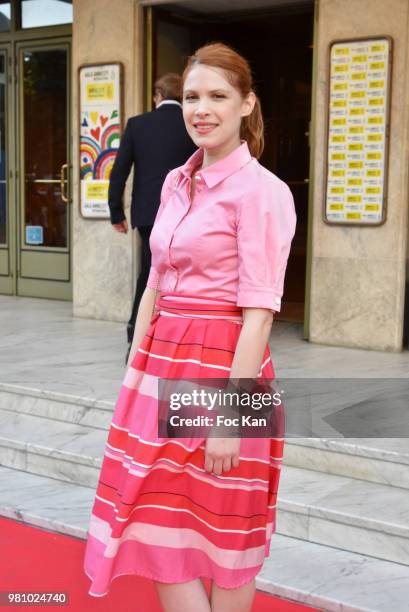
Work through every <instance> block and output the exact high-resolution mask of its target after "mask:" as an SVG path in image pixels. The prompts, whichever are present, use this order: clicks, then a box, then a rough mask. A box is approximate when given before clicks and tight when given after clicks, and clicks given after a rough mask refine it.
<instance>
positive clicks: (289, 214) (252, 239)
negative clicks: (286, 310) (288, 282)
mask: <svg viewBox="0 0 409 612" xmlns="http://www.w3.org/2000/svg"><path fill="white" fill-rule="evenodd" d="M296 222H297V217H296V213H295V206H294V199H293V196H292V193H291V191H290V188H289V187H288V185H287V184H286V183H284V182H283V181H281V180H279V179H278V180H277V181H265V182H264V183H263V184H262V185H257V191H255V192H254V194H253V197H247V198H246V199H245V200H243V202H242V203H241V205H240V207H239V210H238V220H237V249H238V276H239V278H238V291H237V305H238V306H241V307H247V306H251V307H255V308H268V309H269V310H272V311H275V312H279V311H280V310H281V298H282V295H283V291H284V277H285V271H286V267H287V261H288V257H289V254H290V248H291V242H292V239H293V237H294V233H295V227H296Z"/></svg>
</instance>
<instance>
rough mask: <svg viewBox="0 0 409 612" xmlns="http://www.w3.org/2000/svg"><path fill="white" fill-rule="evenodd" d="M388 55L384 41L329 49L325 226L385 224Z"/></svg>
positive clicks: (337, 44) (340, 43) (389, 42)
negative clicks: (327, 224)
mask: <svg viewBox="0 0 409 612" xmlns="http://www.w3.org/2000/svg"><path fill="white" fill-rule="evenodd" d="M391 51H392V40H391V38H390V37H387V36H385V37H380V38H370V39H369V38H368V39H360V40H344V41H336V42H333V43H332V44H331V45H330V71H329V72H330V84H329V97H328V99H329V112H328V131H327V135H328V145H327V164H326V181H325V183H326V190H325V199H324V221H325V222H326V223H330V224H346V225H381V224H382V223H384V222H385V220H386V194H387V185H386V179H387V167H388V140H389V106H390V80H391V61H392V59H391V56H392V53H391Z"/></svg>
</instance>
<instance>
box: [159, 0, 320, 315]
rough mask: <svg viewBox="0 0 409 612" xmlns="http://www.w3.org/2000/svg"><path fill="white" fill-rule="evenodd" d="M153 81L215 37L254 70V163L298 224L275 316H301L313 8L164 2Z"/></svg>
mask: <svg viewBox="0 0 409 612" xmlns="http://www.w3.org/2000/svg"><path fill="white" fill-rule="evenodd" d="M152 34H153V36H152V59H153V61H152V71H153V75H152V78H153V80H154V79H156V78H157V77H159V76H161V75H162V74H164V73H165V72H168V71H174V72H179V73H181V72H182V70H183V67H184V65H185V62H186V58H187V56H188V55H190V54H191V53H193V51H194V50H195V49H196V48H198V47H200V46H201V45H203V44H205V43H207V42H215V41H222V42H224V43H226V44H229V45H231V46H232V47H233V48H235V49H236V50H237V51H239V52H240V53H242V54H243V55H244V57H246V59H247V60H249V62H250V65H251V67H252V70H253V75H254V80H255V87H256V91H257V94H258V95H259V97H260V101H261V106H262V110H263V116H264V120H265V150H264V153H263V155H262V157H261V158H260V160H259V161H260V163H261V164H263V165H264V166H265V167H266V168H268V169H269V170H271V171H272V172H274V173H275V174H276V175H277V176H279V177H280V178H281V179H283V180H284V181H285V182H286V183H287V184H288V185H289V186H290V188H291V191H292V193H293V196H294V200H295V205H296V210H297V219H298V221H297V230H296V234H295V237H294V241H293V245H292V251H291V254H290V259H289V262H288V268H287V275H286V281H285V293H284V299H283V302H282V310H281V312H280V313H279V314H278V315H277V319H280V320H285V321H297V322H302V321H303V318H304V301H305V278H306V273H305V272H306V245H307V213H308V177H309V155H310V150H309V122H310V116H311V80H312V50H313V48H312V40H313V9H312V7H311V6H308V5H307V6H305V5H304V6H302V7H299V8H298V9H294V8H293V9H292V10H291V12H289V11H288V9H287V12H283V11H272V10H270V11H269V12H267V13H266V12H265V11H263V12H259V11H257V12H256V11H251V12H246V13H240V14H238V13H230V14H228V15H226V14H219V13H217V14H203V13H202V14H199V13H195V12H192V11H188V10H186V9H182V8H181V7H172V6H171V5H170V6H169V5H167V6H166V7H163V8H155V9H154V10H153V29H152Z"/></svg>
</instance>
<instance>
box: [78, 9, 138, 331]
mask: <svg viewBox="0 0 409 612" xmlns="http://www.w3.org/2000/svg"><path fill="white" fill-rule="evenodd" d="M120 5H121V7H120V10H118V3H117V2H112V0H98V2H84V0H74V25H73V66H72V77H73V98H72V117H73V194H74V199H73V204H72V206H73V267H74V288H73V302H74V304H73V312H74V316H77V317H87V318H92V319H105V320H111V321H127V320H128V319H129V316H130V312H131V307H132V299H133V292H134V286H135V279H136V267H137V266H138V265H139V262H138V260H137V252H138V249H137V246H138V238H137V236H136V232H135V231H131V230H130V231H129V232H128V234H126V235H125V234H119V233H117V232H115V231H114V230H113V228H112V226H111V223H110V221H109V220H91V219H83V218H82V217H81V215H80V212H79V201H78V193H79V172H78V168H79V163H78V158H79V151H78V148H79V147H78V139H79V135H78V127H79V126H78V73H77V71H78V67H79V66H80V65H82V64H88V63H92V62H105V61H107V62H108V61H120V62H122V63H123V65H124V105H123V110H124V126H125V122H126V119H127V118H128V117H129V116H131V115H134V114H138V113H140V112H142V91H141V84H142V78H141V75H142V68H143V63H142V52H141V51H142V48H141V47H142V32H141V27H142V26H141V9H140V8H139V7H138V3H137V2H136V0H121V2H120ZM131 181H132V176H130V178H129V180H128V184H127V189H126V192H125V196H124V202H125V205H126V207H125V212H126V214H127V218H128V222H130V217H129V204H130V196H131Z"/></svg>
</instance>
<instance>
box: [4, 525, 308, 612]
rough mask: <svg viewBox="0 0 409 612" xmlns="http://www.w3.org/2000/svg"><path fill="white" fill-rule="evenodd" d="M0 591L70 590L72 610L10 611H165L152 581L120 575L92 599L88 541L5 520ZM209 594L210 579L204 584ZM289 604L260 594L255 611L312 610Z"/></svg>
mask: <svg viewBox="0 0 409 612" xmlns="http://www.w3.org/2000/svg"><path fill="white" fill-rule="evenodd" d="M0 545H1V552H2V554H1V558H0V591H3V592H4V591H13V590H14V591H31V592H50V591H52V592H67V593H68V597H69V605H68V606H61V605H59V606H55V605H53V606H51V605H50V606H43V605H40V606H39V605H37V606H30V605H27V604H26V605H24V606H21V605H20V606H9V607H8V608H7V609H8V610H14V609H16V610H17V609H19V610H25V609H27V608H30V609H34V608H36V609H37V610H60V612H62V611H63V610H70V612H88V611H89V610H99V611H100V612H112V611H113V610H115V611H116V612H136V611H137V612H161V607H160V605H159V602H158V599H157V596H156V591H155V587H154V586H153V583H152V582H151V581H150V580H147V579H145V578H139V577H137V576H120V577H118V578H117V579H115V580H114V581H113V582H112V584H111V591H110V593H108V595H106V596H105V597H102V598H95V597H91V596H90V595H88V589H89V586H90V580H89V578H88V577H87V576H86V574H84V572H83V569H82V562H83V555H84V548H85V542H84V540H79V539H77V538H73V537H70V536H66V535H61V534H56V533H52V532H50V531H46V530H43V529H38V528H36V527H32V526H29V525H26V524H24V523H20V522H19V521H13V520H10V519H6V518H3V517H0ZM204 583H205V585H206V588H207V590H208V591H209V587H210V581H208V580H206V579H205V580H204ZM312 610H313V608H309V607H305V606H302V605H298V604H295V603H291V602H289V601H287V600H283V599H279V598H277V597H272V596H270V595H266V594H264V593H260V592H258V593H257V594H256V597H255V602H254V606H253V610H252V612H311V611H312Z"/></svg>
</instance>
